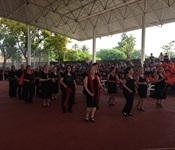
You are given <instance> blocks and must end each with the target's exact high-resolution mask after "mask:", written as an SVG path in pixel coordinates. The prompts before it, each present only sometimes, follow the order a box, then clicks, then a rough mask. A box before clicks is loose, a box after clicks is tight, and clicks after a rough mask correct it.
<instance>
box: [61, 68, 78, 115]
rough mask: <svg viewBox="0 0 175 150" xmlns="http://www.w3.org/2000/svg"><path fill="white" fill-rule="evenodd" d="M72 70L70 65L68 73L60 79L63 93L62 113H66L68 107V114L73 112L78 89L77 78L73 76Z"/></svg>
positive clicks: (67, 69)
mask: <svg viewBox="0 0 175 150" xmlns="http://www.w3.org/2000/svg"><path fill="white" fill-rule="evenodd" d="M71 71H72V68H71V66H70V65H67V66H66V71H65V72H64V74H62V76H61V79H60V84H61V91H62V111H63V113H66V107H67V106H68V112H72V105H73V100H74V96H75V89H76V87H77V84H76V81H75V76H74V75H73V74H72V72H71Z"/></svg>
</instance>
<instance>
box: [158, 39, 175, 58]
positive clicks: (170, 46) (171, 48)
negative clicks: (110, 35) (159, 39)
mask: <svg viewBox="0 0 175 150" xmlns="http://www.w3.org/2000/svg"><path fill="white" fill-rule="evenodd" d="M174 43H175V41H171V42H169V43H168V44H166V45H163V46H162V47H161V48H162V49H163V50H164V51H165V53H167V54H168V55H169V56H172V55H173V51H174V49H175V48H174Z"/></svg>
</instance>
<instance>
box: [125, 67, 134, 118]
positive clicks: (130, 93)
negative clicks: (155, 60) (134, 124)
mask: <svg viewBox="0 0 175 150" xmlns="http://www.w3.org/2000/svg"><path fill="white" fill-rule="evenodd" d="M133 73H134V71H133V68H132V67H127V68H126V76H125V78H124V79H123V80H122V85H123V95H124V97H125V99H126V104H125V106H124V108H123V110H122V114H123V115H124V116H133V114H132V112H131V110H132V107H133V101H134V93H135V79H134V77H133Z"/></svg>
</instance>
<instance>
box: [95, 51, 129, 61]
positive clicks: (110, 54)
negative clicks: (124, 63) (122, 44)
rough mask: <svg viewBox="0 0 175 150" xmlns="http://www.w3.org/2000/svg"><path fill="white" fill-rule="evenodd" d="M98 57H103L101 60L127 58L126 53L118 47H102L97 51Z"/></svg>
mask: <svg viewBox="0 0 175 150" xmlns="http://www.w3.org/2000/svg"><path fill="white" fill-rule="evenodd" d="M97 57H99V58H101V60H120V59H126V55H125V53H124V52H122V51H120V50H118V49H101V50H100V51H99V52H97Z"/></svg>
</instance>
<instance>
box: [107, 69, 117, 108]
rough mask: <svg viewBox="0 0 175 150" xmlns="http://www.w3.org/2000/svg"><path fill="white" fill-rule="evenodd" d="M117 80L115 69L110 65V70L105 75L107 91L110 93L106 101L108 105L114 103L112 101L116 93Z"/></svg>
mask: <svg viewBox="0 0 175 150" xmlns="http://www.w3.org/2000/svg"><path fill="white" fill-rule="evenodd" d="M118 81H119V78H118V76H117V75H116V69H115V67H112V68H111V70H110V73H109V74H108V76H107V85H108V93H109V94H110V96H109V101H108V104H109V106H114V105H115V104H114V101H115V97H116V94H117V82H118Z"/></svg>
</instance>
